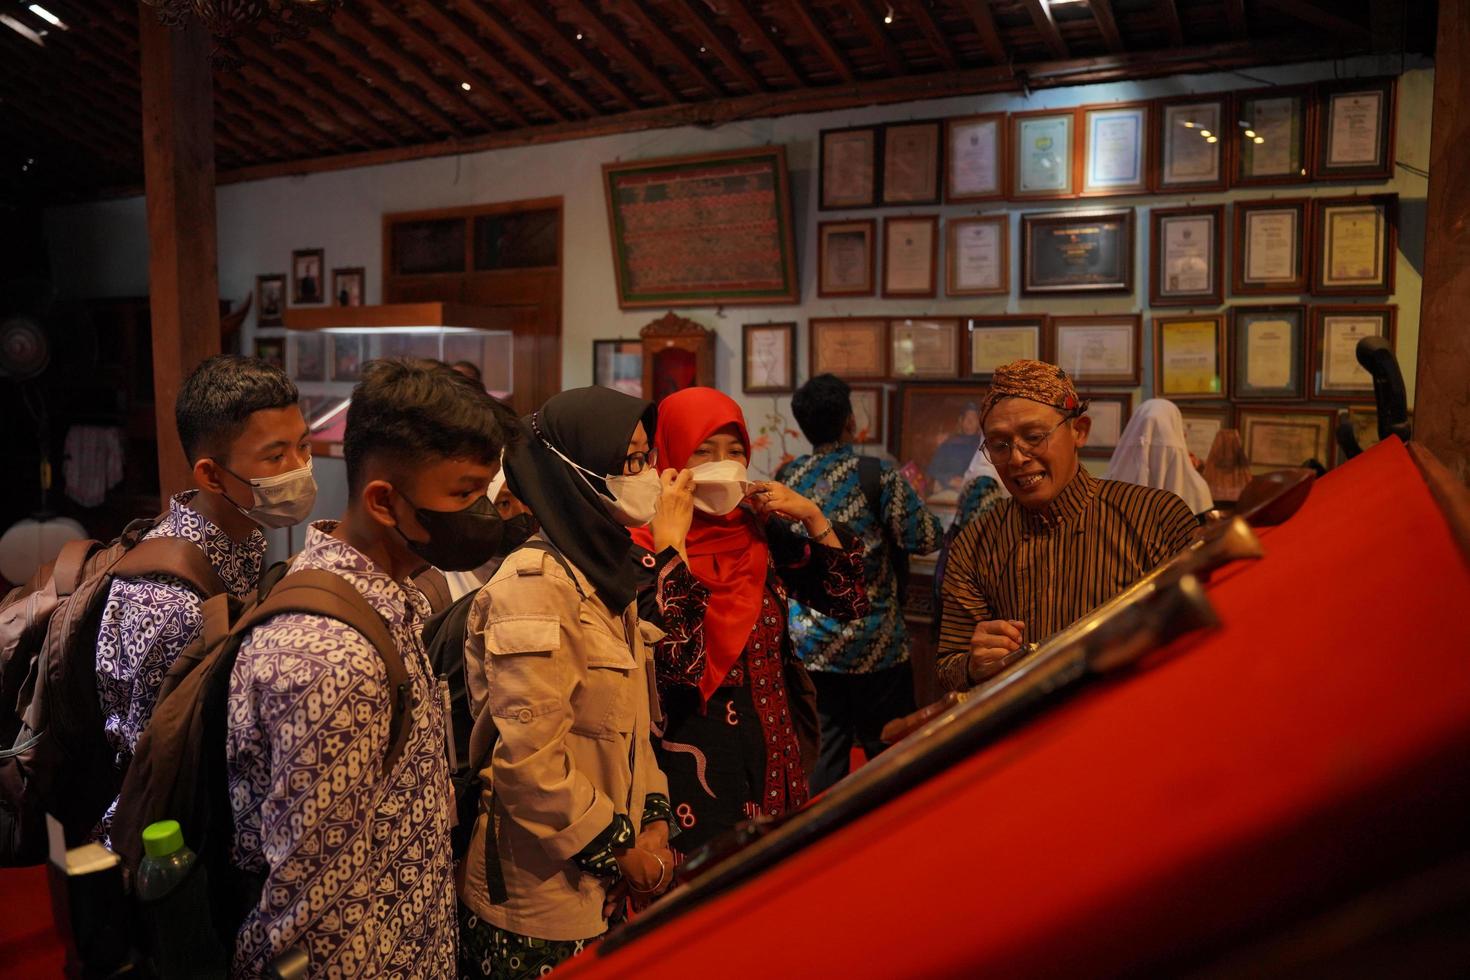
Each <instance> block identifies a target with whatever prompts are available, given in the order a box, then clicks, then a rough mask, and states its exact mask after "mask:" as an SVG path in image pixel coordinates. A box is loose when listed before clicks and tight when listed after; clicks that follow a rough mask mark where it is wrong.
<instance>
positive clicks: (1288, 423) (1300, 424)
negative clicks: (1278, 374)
mask: <svg viewBox="0 0 1470 980" xmlns="http://www.w3.org/2000/svg"><path fill="white" fill-rule="evenodd" d="M1236 420H1237V421H1236V424H1237V427H1238V428H1239V429H1240V441H1241V444H1242V446H1243V447H1244V449H1245V455H1246V457H1247V458H1248V459H1249V460H1250V461H1251V472H1253V473H1265V472H1268V471H1270V470H1279V469H1283V468H1286V467H1292V466H1301V465H1302V464H1303V463H1305V462H1307V460H1310V459H1315V460H1316V461H1317V462H1319V463H1321V464H1322V465H1323V466H1325V467H1328V468H1329V469H1330V468H1331V467H1332V464H1333V462H1334V461H1335V460H1334V457H1335V449H1336V446H1337V443H1336V440H1335V439H1334V438H1333V429H1334V428H1335V427H1336V425H1337V413H1336V412H1334V411H1312V410H1307V409H1289V408H1279V409H1278V408H1272V407H1269V406H1264V405H1263V406H1261V407H1260V408H1256V407H1251V408H1240V409H1238V410H1237V411H1236Z"/></svg>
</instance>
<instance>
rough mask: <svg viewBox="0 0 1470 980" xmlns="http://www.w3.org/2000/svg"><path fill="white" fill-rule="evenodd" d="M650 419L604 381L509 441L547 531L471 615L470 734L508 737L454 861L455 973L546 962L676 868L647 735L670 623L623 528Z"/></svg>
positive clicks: (505, 971) (520, 490)
mask: <svg viewBox="0 0 1470 980" xmlns="http://www.w3.org/2000/svg"><path fill="white" fill-rule="evenodd" d="M655 418H656V417H655V411H654V408H653V406H652V405H651V404H649V403H648V402H645V401H640V400H639V399H636V398H631V397H629V396H628V395H625V394H622V393H620V392H616V391H613V390H611V389H608V388H581V389H576V390H572V391H566V392H562V393H561V394H559V395H556V396H555V397H553V398H552V399H550V400H549V401H548V402H547V403H546V404H545V405H544V406H542V408H541V409H540V411H538V412H535V413H533V414H532V415H531V416H529V417H528V418H527V419H526V420H524V424H523V428H524V430H525V437H524V440H523V442H522V444H521V445H519V446H517V447H515V448H514V449H512V450H511V451H510V452H509V453H508V456H507V460H506V469H507V471H508V474H509V475H508V482H509V486H510V489H511V492H512V493H514V494H515V496H516V497H518V498H519V499H520V500H521V501H523V502H524V503H525V504H526V505H527V506H528V507H530V509H531V510H532V511H533V512H534V513H535V514H536V515H537V516H538V517H539V518H540V522H541V531H540V532H539V533H538V534H536V535H534V536H533V537H532V538H531V539H530V540H529V541H528V542H527V543H526V546H525V547H523V548H521V549H520V550H518V551H516V552H513V553H512V554H511V555H510V556H509V557H508V558H507V559H506V560H505V562H504V564H502V565H501V567H500V569H499V570H498V571H497V572H496V574H495V576H494V578H492V579H491V580H490V582H489V583H488V584H487V585H486V586H485V587H484V588H483V589H481V590H480V592H479V594H478V595H477V597H476V598H475V600H474V604H473V606H472V608H471V611H470V616H469V628H468V630H467V636H468V642H467V645H466V677H467V683H468V686H469V689H470V698H471V702H472V706H473V707H474V709H475V713H476V717H477V718H479V719H481V722H480V724H477V726H476V741H477V742H480V741H481V740H483V741H484V742H488V737H486V735H487V732H488V725H486V721H487V720H488V721H489V722H493V724H494V728H495V730H496V731H497V732H498V740H497V741H496V742H495V747H494V750H493V752H492V753H491V756H490V763H489V766H488V767H487V768H486V769H485V770H484V771H483V772H482V773H481V781H482V783H483V784H484V787H485V788H484V791H483V793H482V795H481V812H480V816H479V819H478V820H477V822H476V825H475V829H474V833H473V835H472V836H471V839H470V847H469V851H468V853H467V854H466V856H465V858H464V860H463V861H462V862H461V864H460V868H459V882H458V885H459V895H460V902H461V907H460V947H459V948H460V973H461V976H486V977H495V978H515V977H527V976H536V975H539V974H540V972H542V971H543V970H549V969H550V968H551V967H552V966H553V965H555V964H556V963H558V962H560V961H562V960H564V959H566V958H567V957H570V956H572V955H575V954H576V953H578V952H580V951H581V950H582V949H583V948H584V947H585V946H586V945H587V943H588V942H589V941H591V940H594V939H595V938H596V937H598V936H600V935H601V934H602V933H603V932H604V931H606V929H607V919H608V917H609V916H610V915H612V914H614V913H615V912H616V910H617V908H618V906H619V905H620V904H621V902H622V900H623V898H624V897H625V896H626V895H627V894H628V893H629V892H631V893H633V895H634V896H635V897H641V898H643V899H645V900H646V899H648V898H651V897H652V896H653V895H656V894H659V893H661V892H662V891H664V890H666V889H667V888H668V886H669V884H670V882H671V881H672V878H673V864H674V859H673V854H672V853H671V851H670V849H669V843H668V838H669V824H668V817H669V802H668V796H667V792H668V790H667V784H666V782H665V780H664V776H663V774H662V773H661V772H660V771H659V768H658V763H657V761H656V760H655V758H654V755H653V751H652V748H651V746H650V744H649V729H650V725H651V723H652V721H653V719H654V718H655V717H656V715H655V712H656V711H657V705H656V703H653V702H652V701H651V698H650V691H651V688H652V677H651V670H652V662H651V657H652V652H651V649H650V647H649V646H648V643H649V641H650V640H651V639H653V638H656V637H658V636H660V635H661V634H660V633H659V632H658V630H656V629H654V628H653V627H651V626H649V624H647V623H641V622H640V621H639V618H638V611H637V606H636V604H635V602H634V600H635V598H636V581H635V575H634V574H633V572H632V570H631V566H630V564H629V563H630V561H631V560H632V559H631V552H632V549H633V543H632V540H631V539H630V538H629V536H628V528H630V527H636V526H639V525H643V524H647V523H648V521H649V519H650V518H651V517H652V516H653V513H654V506H655V503H656V502H657V500H658V496H659V493H660V489H661V488H660V484H659V478H658V473H657V470H656V468H655V465H654V454H653V448H652V446H651V444H650V438H651V436H652V435H653V434H654V428H655ZM482 728H485V729H486V731H485V732H482V730H481V729H482ZM473 751H475V750H474V749H472V752H473ZM492 828H493V829H492Z"/></svg>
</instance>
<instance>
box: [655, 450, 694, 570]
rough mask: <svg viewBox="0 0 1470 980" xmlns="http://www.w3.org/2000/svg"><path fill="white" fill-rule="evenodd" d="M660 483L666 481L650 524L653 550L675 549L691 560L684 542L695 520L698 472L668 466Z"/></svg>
mask: <svg viewBox="0 0 1470 980" xmlns="http://www.w3.org/2000/svg"><path fill="white" fill-rule="evenodd" d="M659 482H661V483H662V484H663V492H662V493H660V494H659V495H658V503H657V504H656V505H655V506H654V510H653V520H652V521H650V522H649V524H648V529H649V531H650V532H651V533H652V534H653V550H654V552H655V553H658V552H660V551H663V550H664V549H665V548H673V549H674V550H676V551H678V552H679V556H680V557H681V558H684V559H685V561H686V562H687V561H688V556H687V555H685V554H684V542H685V540H686V539H687V538H688V537H689V527H690V525H691V524H692V523H693V522H694V474H693V473H692V472H690V471H689V470H674V469H667V470H664V471H663V473H662V474H660V476H659Z"/></svg>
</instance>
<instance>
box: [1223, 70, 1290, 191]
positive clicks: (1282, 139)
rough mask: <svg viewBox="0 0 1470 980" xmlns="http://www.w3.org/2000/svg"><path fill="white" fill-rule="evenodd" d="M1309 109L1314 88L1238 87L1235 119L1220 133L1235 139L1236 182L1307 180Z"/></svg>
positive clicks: (1264, 182)
mask: <svg viewBox="0 0 1470 980" xmlns="http://www.w3.org/2000/svg"><path fill="white" fill-rule="evenodd" d="M1311 110H1312V93H1311V89H1309V88H1307V87H1306V86H1300V87H1296V88H1284V87H1283V88H1266V89H1255V90H1253V91H1250V92H1240V93H1237V94H1236V96H1235V113H1234V114H1235V116H1236V119H1235V123H1234V124H1233V125H1227V126H1226V127H1225V130H1226V133H1225V134H1221V135H1222V136H1223V137H1225V138H1228V139H1230V140H1232V141H1233V143H1234V155H1235V183H1236V184H1238V185H1243V184H1289V183H1302V182H1303V181H1305V180H1306V179H1307V136H1308V134H1309V133H1310V132H1311ZM1212 135H1213V134H1212Z"/></svg>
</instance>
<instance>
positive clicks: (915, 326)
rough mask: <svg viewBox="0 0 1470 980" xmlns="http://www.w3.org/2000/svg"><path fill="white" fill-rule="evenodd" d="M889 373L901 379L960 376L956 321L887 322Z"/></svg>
mask: <svg viewBox="0 0 1470 980" xmlns="http://www.w3.org/2000/svg"><path fill="white" fill-rule="evenodd" d="M888 341H889V345H890V350H889V353H888V364H889V374H891V375H892V376H893V377H895V378H900V379H902V380H904V381H913V380H918V379H925V378H927V379H934V380H939V379H948V378H958V377H959V376H960V321H959V320H956V319H949V318H944V319H908V318H905V319H902V320H890V321H888Z"/></svg>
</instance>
